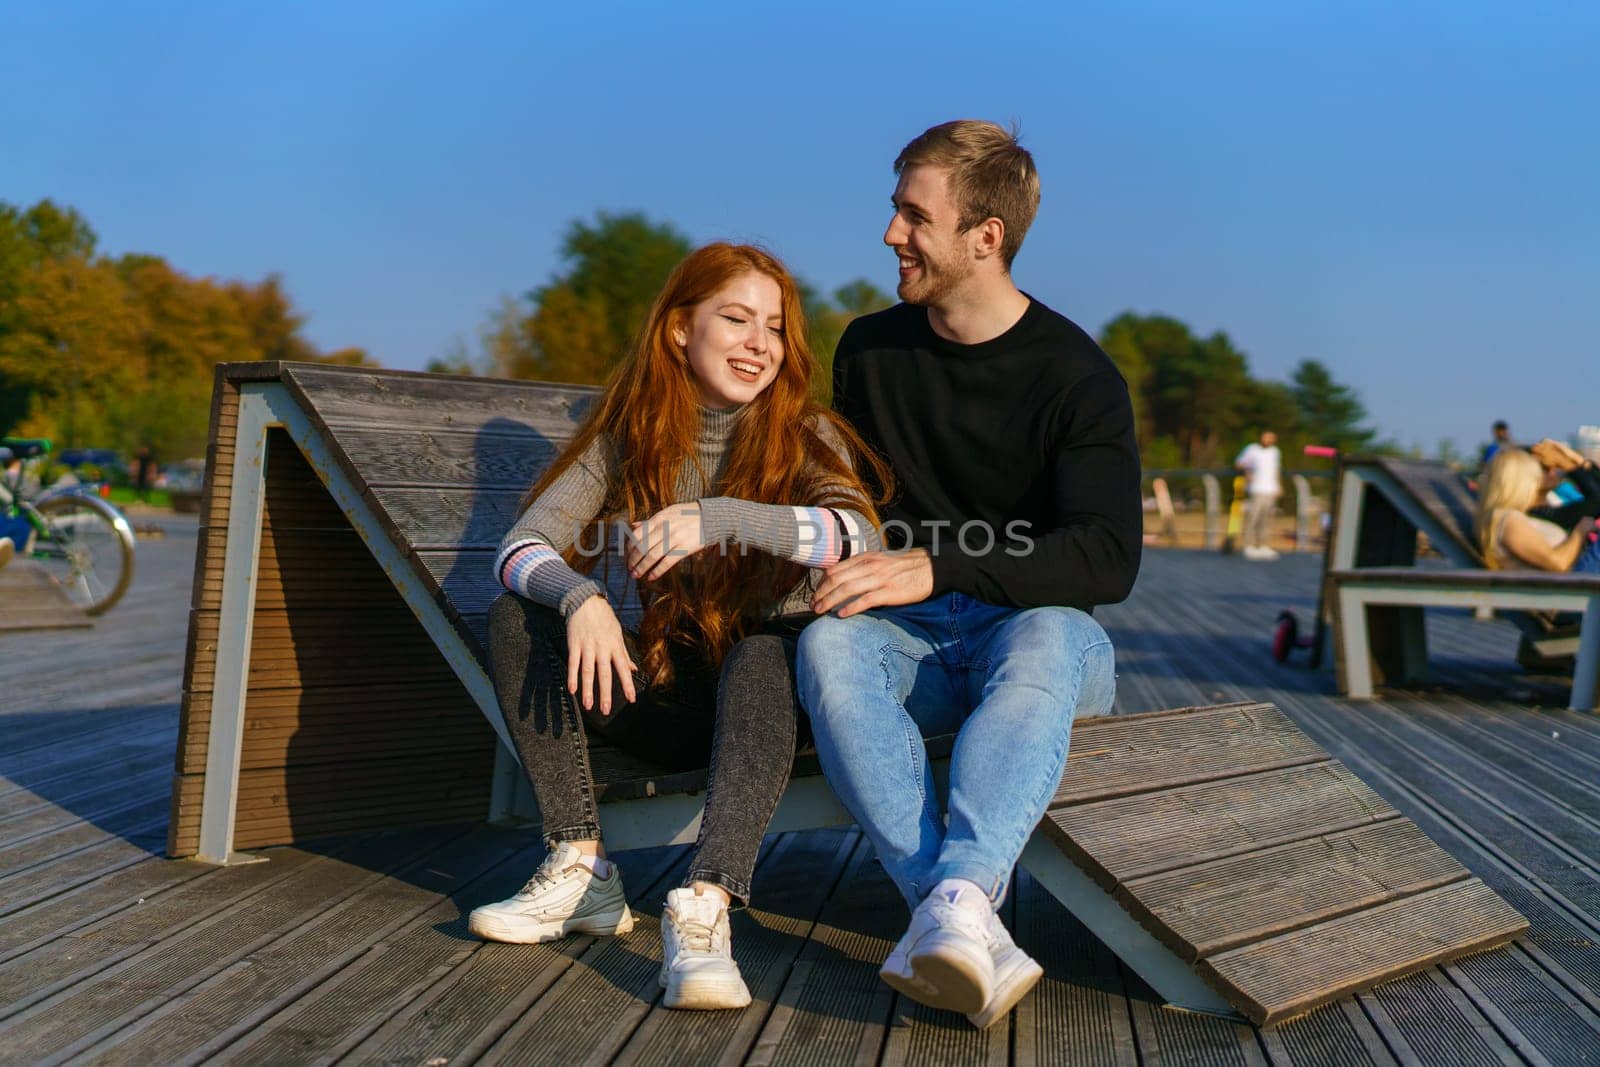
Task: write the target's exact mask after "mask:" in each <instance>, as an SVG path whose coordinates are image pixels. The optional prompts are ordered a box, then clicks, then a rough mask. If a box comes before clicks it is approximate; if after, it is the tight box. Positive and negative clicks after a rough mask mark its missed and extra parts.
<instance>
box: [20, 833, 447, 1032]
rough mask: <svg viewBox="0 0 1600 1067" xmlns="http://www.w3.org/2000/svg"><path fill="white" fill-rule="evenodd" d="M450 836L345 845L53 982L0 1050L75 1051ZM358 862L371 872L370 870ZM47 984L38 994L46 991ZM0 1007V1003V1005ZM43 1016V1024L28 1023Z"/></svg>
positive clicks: (24, 961) (26, 959) (118, 933)
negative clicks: (240, 902) (266, 887)
mask: <svg viewBox="0 0 1600 1067" xmlns="http://www.w3.org/2000/svg"><path fill="white" fill-rule="evenodd" d="M459 836H460V831H459V830H453V831H441V830H431V831H416V832H412V833H409V834H407V835H404V836H399V837H396V838H391V839H383V838H380V837H371V838H366V839H363V840H361V841H359V842H357V843H355V844H353V845H352V846H351V847H350V848H349V849H347V850H346V852H345V854H344V856H343V857H341V859H340V860H335V861H330V862H325V863H322V864H317V865H315V867H314V868H312V869H309V870H308V867H309V866H310V865H302V866H301V867H300V868H299V869H297V870H296V871H294V872H291V873H290V874H289V875H288V877H286V878H283V879H282V880H281V881H279V882H278V884H277V885H276V886H275V888H274V889H273V891H271V892H263V893H258V894H256V895H255V896H254V897H253V898H252V902H251V906H250V907H247V908H239V909H233V910H228V911H224V912H222V913H219V914H215V915H213V916H211V917H209V918H207V919H205V920H202V921H201V922H199V923H196V924H194V925H192V926H190V927H188V928H187V929H185V930H184V931H183V933H182V934H181V935H180V936H171V937H167V938H164V939H162V940H161V941H159V942H157V943H155V944H154V945H150V946H149V947H143V946H140V948H141V949H142V950H140V951H135V952H134V953H133V954H132V955H131V956H128V957H127V958H125V959H123V960H121V961H120V962H118V963H115V964H113V965H111V966H109V967H106V968H105V969H104V970H101V971H99V972H98V973H95V974H94V975H93V976H92V977H88V978H84V979H81V980H78V981H74V982H71V983H70V984H68V982H67V980H66V979H65V978H64V979H61V980H59V981H58V982H56V983H53V986H61V987H62V988H60V991H59V992H56V993H55V995H51V996H48V997H46V998H44V999H38V1000H37V1002H35V1003H33V1004H32V1006H31V1007H28V1008H27V1009H26V1010H24V1011H22V1012H21V1013H20V1014H17V1015H15V1016H13V1017H12V1018H10V1019H7V1020H5V1021H4V1022H0V1047H5V1048H6V1049H7V1050H8V1054H10V1055H14V1056H16V1057H18V1058H19V1059H23V1060H30V1059H33V1060H42V1059H45V1058H49V1057H54V1056H62V1055H71V1054H75V1053H77V1052H81V1051H84V1050H85V1049H87V1048H89V1047H90V1046H92V1045H94V1044H95V1043H97V1042H98V1041H100V1040H102V1039H104V1038H106V1037H108V1036H110V1035H111V1034H113V1033H116V1032H117V1031H119V1030H122V1029H124V1028H125V1027H128V1026H129V1025H130V1024H132V1023H135V1022H137V1021H138V1020H139V1019H141V1018H143V1017H145V1016H146V1015H148V1014H149V1013H151V1012H152V1011H155V1010H158V1009H160V1008H161V1007H162V1006H163V1005H164V1004H166V1003H168V1002H170V1001H172V1000H173V999H174V998H175V997H179V996H182V995H183V994H185V993H187V992H189V991H190V990H191V989H194V988H196V987H198V986H200V985H201V984H202V983H203V982H205V981H206V980H207V979H208V978H210V977H211V976H212V975H214V974H217V973H219V972H221V971H223V970H224V969H225V968H228V967H231V966H232V965H234V964H235V963H237V962H238V961H239V960H241V959H243V958H245V957H246V956H248V955H249V954H250V953H252V952H254V951H257V950H259V949H260V948H262V947H263V946H265V945H267V944H270V943H271V942H272V941H273V940H275V939H276V938H279V937H282V936H284V935H285V934H288V933H290V932H291V931H294V930H297V929H299V928H300V927H301V926H302V925H304V923H305V921H306V916H307V915H308V914H311V915H318V914H321V913H323V912H324V911H326V910H328V909H330V908H332V907H333V906H335V905H337V904H339V903H340V902H342V901H344V900H346V899H348V898H349V897H351V896H352V895H354V894H356V893H359V892H360V891H361V890H362V889H364V888H370V887H372V886H373V885H374V884H375V883H377V882H379V881H381V880H382V879H383V877H384V875H385V874H386V873H388V872H389V871H392V870H395V869H398V868H402V867H404V866H405V865H406V864H407V863H408V862H410V861H411V860H413V859H415V858H418V857H421V856H425V855H428V854H429V853H432V852H434V851H435V850H437V849H438V848H439V847H441V846H442V845H444V844H445V843H446V842H448V841H449V840H450V839H452V838H453V837H459ZM367 864H371V865H373V866H374V867H376V868H377V869H376V870H373V869H370V868H369V867H368V866H366V865H367ZM235 869H237V870H242V871H248V870H249V868H248V867H246V868H235ZM264 878H265V876H263V880H264ZM107 933H108V934H110V935H112V936H115V937H117V938H119V939H120V938H124V937H126V933H125V932H124V931H123V929H122V928H121V927H115V928H108V930H107ZM79 939H80V940H81V937H80V938H79ZM68 940H71V939H68ZM31 962H32V960H31V955H30V956H23V957H19V958H18V959H17V960H15V961H13V962H12V963H11V964H9V965H7V966H8V968H13V969H14V973H15V974H16V976H17V977H18V978H19V979H23V980H30V979H31V974H30V972H29V965H30V964H31ZM75 962H77V961H74V960H72V959H71V958H70V957H68V960H67V961H66V963H67V964H68V965H70V964H72V963H75ZM53 986H46V987H45V989H46V991H48V990H50V989H52V987H53ZM34 996H35V997H36V998H37V997H38V996H39V994H38V993H35V994H34ZM4 1000H5V998H4V996H3V995H0V1002H3V1001H4ZM46 1014H48V1016H49V1019H50V1025H49V1026H40V1025H36V1024H34V1021H35V1020H38V1019H40V1017H41V1016H44V1015H46Z"/></svg>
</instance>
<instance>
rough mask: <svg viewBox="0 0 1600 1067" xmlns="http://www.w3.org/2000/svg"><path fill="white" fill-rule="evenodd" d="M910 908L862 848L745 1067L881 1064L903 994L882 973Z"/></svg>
mask: <svg viewBox="0 0 1600 1067" xmlns="http://www.w3.org/2000/svg"><path fill="white" fill-rule="evenodd" d="M904 908H905V903H904V901H902V900H901V898H900V893H899V891H898V890H896V889H895V887H894V883H893V882H891V881H890V880H889V876H888V875H887V874H886V873H885V872H884V870H883V868H882V866H880V865H879V864H878V862H877V860H876V858H875V857H874V856H873V853H872V848H871V846H870V845H868V844H866V843H864V842H863V843H862V844H860V845H859V846H858V847H857V849H856V851H855V853H854V855H853V856H852V857H851V860H850V862H849V864H848V865H847V866H846V867H845V870H844V872H843V874H842V875H841V877H840V880H839V883H838V885H837V887H836V888H835V889H834V892H833V893H832V895H830V896H829V897H828V899H827V901H826V903H825V904H824V906H823V908H822V911H821V913H820V914H819V915H818V916H817V921H816V924H815V925H814V926H813V927H812V929H811V931H810V936H809V937H808V938H807V939H806V943H805V945H804V947H803V948H801V950H800V953H799V955H798V956H797V957H796V959H795V962H794V965H793V967H792V969H791V970H790V972H789V975H788V978H787V980H786V981H785V983H784V985H783V988H782V990H781V991H780V992H779V993H778V995H777V997H776V998H775V1000H774V1001H773V1004H772V1008H771V1010H770V1012H768V1014H767V1016H766V1020H765V1023H764V1025H763V1026H762V1028H761V1032H760V1033H759V1034H758V1035H757V1037H756V1040H755V1042H754V1044H753V1046H752V1048H751V1049H750V1052H749V1055H748V1056H747V1057H746V1059H745V1061H744V1062H745V1063H746V1064H748V1065H750V1067H802V1065H810V1064H858V1065H859V1064H876V1063H877V1062H878V1057H879V1054H880V1052H881V1050H882V1048H883V1043H884V1039H885V1037H886V1035H887V1033H888V1028H889V1026H890V1023H891V1014H890V1013H891V1009H892V1007H893V1004H894V1001H895V993H894V991H893V990H892V989H890V988H889V987H888V986H886V985H884V984H883V983H882V982H881V981H879V980H878V968H879V967H880V966H881V965H882V961H883V958H884V957H885V956H887V955H888V953H889V949H890V947H891V946H892V945H893V944H894V941H895V939H896V938H898V937H899V936H900V934H901V932H902V930H901V928H900V926H899V925H898V923H899V921H900V917H901V916H902V915H903V914H904Z"/></svg>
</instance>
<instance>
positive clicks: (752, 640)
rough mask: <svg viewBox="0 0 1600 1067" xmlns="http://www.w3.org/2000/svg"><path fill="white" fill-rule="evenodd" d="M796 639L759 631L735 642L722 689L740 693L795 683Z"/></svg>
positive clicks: (726, 661) (725, 663) (727, 659)
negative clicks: (752, 635) (792, 639)
mask: <svg viewBox="0 0 1600 1067" xmlns="http://www.w3.org/2000/svg"><path fill="white" fill-rule="evenodd" d="M794 648H795V646H794V642H793V641H789V640H785V639H784V638H782V637H779V636H777V635H776V634H756V635H755V636H754V637H747V638H745V639H744V640H743V641H740V642H739V643H738V644H736V645H734V646H733V648H732V649H730V650H729V652H728V654H727V656H726V657H724V659H723V661H722V679H721V682H720V683H719V686H718V688H719V691H722V692H732V693H737V692H740V691H745V690H750V689H765V688H769V687H770V688H782V689H790V688H792V686H793V685H794V655H795V653H794Z"/></svg>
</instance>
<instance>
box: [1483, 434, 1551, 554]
mask: <svg viewBox="0 0 1600 1067" xmlns="http://www.w3.org/2000/svg"><path fill="white" fill-rule="evenodd" d="M1543 479H1544V467H1543V466H1541V465H1540V463H1539V461H1538V460H1537V459H1535V458H1534V456H1533V453H1531V452H1527V451H1524V450H1523V449H1520V448H1510V447H1505V448H1501V449H1500V450H1499V451H1497V452H1496V453H1495V454H1494V458H1493V459H1491V460H1489V465H1488V466H1487V467H1486V468H1484V472H1483V478H1482V480H1481V481H1480V482H1479V484H1478V512H1477V514H1476V515H1475V516H1474V517H1473V522H1472V525H1473V533H1475V534H1476V535H1477V538H1478V547H1479V548H1480V549H1482V551H1483V562H1484V566H1486V567H1488V568H1489V569H1490V570H1499V569H1500V568H1501V566H1502V564H1501V562H1500V522H1501V520H1502V519H1503V518H1504V517H1505V514H1506V513H1507V512H1509V511H1527V510H1528V506H1529V502H1530V501H1532V500H1533V499H1534V494H1535V493H1536V492H1537V491H1538V489H1539V487H1540V486H1541V485H1542V484H1543Z"/></svg>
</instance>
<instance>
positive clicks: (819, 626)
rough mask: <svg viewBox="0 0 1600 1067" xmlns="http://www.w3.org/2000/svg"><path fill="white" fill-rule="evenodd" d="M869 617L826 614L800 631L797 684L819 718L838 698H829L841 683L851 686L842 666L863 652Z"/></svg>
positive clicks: (809, 708) (806, 704)
mask: <svg viewBox="0 0 1600 1067" xmlns="http://www.w3.org/2000/svg"><path fill="white" fill-rule="evenodd" d="M864 623H865V620H864V619H860V618H859V617H856V618H850V619H841V618H838V617H837V616H834V615H823V616H820V617H818V618H817V619H816V620H815V621H813V622H812V623H810V624H809V625H808V626H807V627H806V628H805V629H804V630H802V631H801V632H800V640H799V642H798V646H799V649H798V653H797V655H796V663H795V683H796V687H797V689H798V690H799V693H800V703H801V704H802V705H803V706H804V708H805V710H806V712H807V714H808V715H810V716H811V718H812V719H813V720H814V721H815V720H818V719H822V718H825V717H826V716H827V715H828V714H829V712H830V711H832V710H843V709H842V708H836V707H834V705H835V704H837V703H839V702H838V701H833V702H830V701H829V700H828V699H827V698H828V696H829V691H830V690H836V689H837V688H838V687H839V686H840V685H846V686H848V685H850V684H851V683H850V682H848V681H846V679H845V675H846V674H847V673H848V672H847V671H845V670H842V669H841V668H844V667H846V666H847V665H848V664H849V662H850V661H851V660H852V659H853V658H855V657H858V656H859V655H860V654H861V649H862V643H863V641H865V640H866V637H867V627H866V626H865V625H864Z"/></svg>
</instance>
